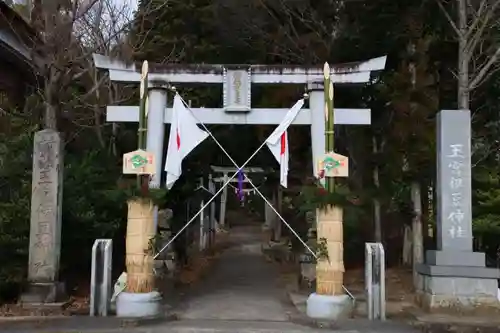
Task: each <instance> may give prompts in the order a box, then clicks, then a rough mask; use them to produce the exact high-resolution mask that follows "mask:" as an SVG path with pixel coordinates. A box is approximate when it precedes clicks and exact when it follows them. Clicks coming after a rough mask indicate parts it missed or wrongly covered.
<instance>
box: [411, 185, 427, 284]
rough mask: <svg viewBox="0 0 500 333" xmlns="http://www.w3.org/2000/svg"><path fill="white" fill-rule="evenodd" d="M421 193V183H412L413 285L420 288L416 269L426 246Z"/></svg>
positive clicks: (422, 258) (421, 260)
mask: <svg viewBox="0 0 500 333" xmlns="http://www.w3.org/2000/svg"><path fill="white" fill-rule="evenodd" d="M421 200H422V199H421V193H420V184H419V183H418V182H415V181H414V182H412V183H411V201H412V203H413V214H414V216H413V221H412V236H413V240H412V243H413V286H414V288H415V290H418V288H419V286H420V275H419V274H418V272H417V270H416V266H417V265H418V264H421V263H423V262H424V246H423V237H422V201H421Z"/></svg>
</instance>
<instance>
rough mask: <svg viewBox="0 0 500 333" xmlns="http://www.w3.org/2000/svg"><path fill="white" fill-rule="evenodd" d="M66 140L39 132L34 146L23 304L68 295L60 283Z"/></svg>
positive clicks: (46, 132) (47, 300) (56, 135)
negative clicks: (27, 257) (26, 272)
mask: <svg viewBox="0 0 500 333" xmlns="http://www.w3.org/2000/svg"><path fill="white" fill-rule="evenodd" d="M63 167H64V164H63V153H62V142H61V137H60V135H59V133H58V132H56V131H53V130H43V131H40V132H37V133H36V134H35V138H34V146H33V176H32V179H33V180H32V198H31V222H30V245H29V246H30V247H29V264H28V281H29V283H30V284H29V287H28V290H27V292H26V293H25V294H23V295H22V297H21V302H23V303H41V304H43V303H54V302H57V301H59V300H60V299H59V298H60V297H59V296H60V295H63V294H64V290H63V289H64V288H63V287H62V285H61V284H60V283H59V282H58V273H59V258H60V254H61V209H62V205H61V204H62V169H63Z"/></svg>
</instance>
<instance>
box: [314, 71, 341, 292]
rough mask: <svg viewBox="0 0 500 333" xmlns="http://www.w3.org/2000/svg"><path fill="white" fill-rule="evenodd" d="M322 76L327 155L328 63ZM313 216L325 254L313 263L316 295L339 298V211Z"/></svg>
mask: <svg viewBox="0 0 500 333" xmlns="http://www.w3.org/2000/svg"><path fill="white" fill-rule="evenodd" d="M323 74H324V91H325V146H326V152H325V153H328V152H333V151H334V113H333V96H334V91H333V83H332V81H331V79H330V66H329V65H328V63H325V66H324V70H323ZM325 188H326V190H327V191H329V192H333V191H335V182H334V178H332V177H327V178H326V182H325ZM316 214H317V221H318V225H317V238H318V244H320V243H322V242H324V241H325V240H326V250H327V252H328V258H321V259H319V260H318V262H317V264H316V292H317V293H318V294H320V295H341V294H343V293H344V291H343V287H342V285H343V280H344V246H343V228H342V215H343V210H342V208H341V207H338V206H328V207H325V208H323V209H318V210H317V211H316Z"/></svg>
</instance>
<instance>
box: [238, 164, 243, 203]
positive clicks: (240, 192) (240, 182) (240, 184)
mask: <svg viewBox="0 0 500 333" xmlns="http://www.w3.org/2000/svg"><path fill="white" fill-rule="evenodd" d="M238 199H240V201H243V199H244V194H243V170H241V169H239V170H238Z"/></svg>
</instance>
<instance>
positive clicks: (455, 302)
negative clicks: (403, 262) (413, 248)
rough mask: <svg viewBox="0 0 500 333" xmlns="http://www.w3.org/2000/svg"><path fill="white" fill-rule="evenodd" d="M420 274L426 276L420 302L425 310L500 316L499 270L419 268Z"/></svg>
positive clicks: (443, 267) (460, 267)
mask: <svg viewBox="0 0 500 333" xmlns="http://www.w3.org/2000/svg"><path fill="white" fill-rule="evenodd" d="M417 271H418V272H419V273H420V274H421V276H422V281H421V283H422V285H421V286H420V287H419V290H420V293H419V297H418V301H419V304H420V306H422V307H423V308H424V309H426V310H429V311H442V312H452V313H490V312H494V313H499V314H500V301H499V300H498V278H499V277H500V272H499V270H498V269H495V268H487V267H470V266H469V267H466V266H429V265H419V266H418V267H417Z"/></svg>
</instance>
